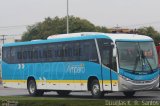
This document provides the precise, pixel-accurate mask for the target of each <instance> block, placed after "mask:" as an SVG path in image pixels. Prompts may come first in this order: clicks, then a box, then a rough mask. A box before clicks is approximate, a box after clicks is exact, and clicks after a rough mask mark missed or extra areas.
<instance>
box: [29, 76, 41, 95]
mask: <svg viewBox="0 0 160 106" xmlns="http://www.w3.org/2000/svg"><path fill="white" fill-rule="evenodd" d="M27 89H28V92H29V94H30V95H31V96H42V95H43V94H44V91H42V90H37V86H36V82H35V80H33V79H31V80H29V82H28V87H27Z"/></svg>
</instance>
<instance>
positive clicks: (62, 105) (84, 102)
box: [0, 96, 160, 106]
mask: <svg viewBox="0 0 160 106" xmlns="http://www.w3.org/2000/svg"><path fill="white" fill-rule="evenodd" d="M4 101H5V102H7V103H11V102H12V103H17V106H110V105H112V106H116V105H119V106H124V105H125V106H135V105H138V106H144V105H145V106H146V105H147V106H148V105H152V106H159V105H160V101H147V100H146V101H140V100H139V101H135V100H117V99H115V100H114V99H113V100H104V99H98V100H97V99H74V98H67V97H65V98H54V97H30V96H3V97H0V106H1V105H2V104H3V103H4ZM135 103H136V104H135Z"/></svg>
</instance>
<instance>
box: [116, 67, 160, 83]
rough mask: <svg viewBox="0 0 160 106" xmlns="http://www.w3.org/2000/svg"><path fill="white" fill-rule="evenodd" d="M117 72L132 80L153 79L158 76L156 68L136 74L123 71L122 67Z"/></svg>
mask: <svg viewBox="0 0 160 106" xmlns="http://www.w3.org/2000/svg"><path fill="white" fill-rule="evenodd" d="M119 74H120V75H123V76H125V77H127V78H129V79H132V80H153V79H155V78H157V77H158V75H159V71H158V69H156V70H154V73H151V74H144V75H138V74H133V73H129V72H127V71H125V70H124V69H120V70H119Z"/></svg>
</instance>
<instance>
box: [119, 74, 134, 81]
mask: <svg viewBox="0 0 160 106" xmlns="http://www.w3.org/2000/svg"><path fill="white" fill-rule="evenodd" d="M119 76H120V77H121V78H122V79H124V80H126V81H130V80H131V79H130V78H127V77H125V76H122V75H119Z"/></svg>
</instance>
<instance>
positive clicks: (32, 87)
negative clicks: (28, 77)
mask: <svg viewBox="0 0 160 106" xmlns="http://www.w3.org/2000/svg"><path fill="white" fill-rule="evenodd" d="M35 88H36V87H35V84H34V83H31V84H30V86H29V90H30V92H31V93H34V92H35Z"/></svg>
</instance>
